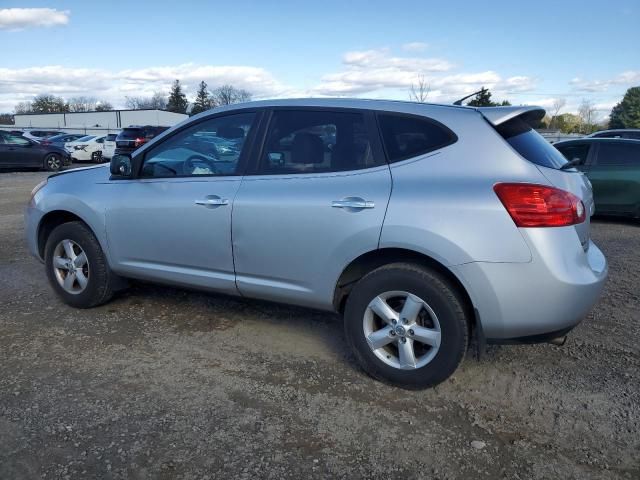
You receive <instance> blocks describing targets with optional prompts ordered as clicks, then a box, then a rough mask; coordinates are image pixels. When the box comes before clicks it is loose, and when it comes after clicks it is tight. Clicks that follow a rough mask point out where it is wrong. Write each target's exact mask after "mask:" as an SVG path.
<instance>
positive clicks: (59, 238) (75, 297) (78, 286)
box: [44, 222, 118, 308]
mask: <svg viewBox="0 0 640 480" xmlns="http://www.w3.org/2000/svg"><path fill="white" fill-rule="evenodd" d="M44 261H45V269H46V272H47V278H48V279H49V283H50V284H51V286H52V287H53V289H54V291H55V292H56V293H57V294H58V296H59V297H60V298H61V299H62V301H63V302H65V303H66V304H67V305H71V306H72V307H76V308H91V307H96V306H98V305H101V304H103V303H106V302H107V301H109V300H110V299H111V297H112V296H113V292H114V287H115V285H116V282H117V279H118V277H116V275H114V274H113V273H112V272H111V269H110V268H109V265H108V264H107V260H106V258H105V256H104V252H103V251H102V248H101V247H100V243H98V240H97V239H96V237H95V236H94V235H93V232H91V230H90V229H89V228H88V227H87V226H86V225H85V224H84V223H82V222H69V223H63V224H62V225H60V226H58V227H56V228H55V229H54V230H53V231H52V232H51V234H50V235H49V238H48V239H47V243H46V245H45V254H44Z"/></svg>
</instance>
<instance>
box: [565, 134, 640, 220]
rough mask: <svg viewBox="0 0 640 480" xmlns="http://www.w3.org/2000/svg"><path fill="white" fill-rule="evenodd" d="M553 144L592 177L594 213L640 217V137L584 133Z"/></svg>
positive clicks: (590, 179)
mask: <svg viewBox="0 0 640 480" xmlns="http://www.w3.org/2000/svg"><path fill="white" fill-rule="evenodd" d="M553 146H554V147H556V148H557V149H558V150H560V153H562V154H563V155H564V156H565V157H566V158H567V160H569V161H570V162H573V164H574V165H575V167H576V168H578V169H579V170H580V171H582V172H584V173H585V175H586V176H587V178H589V181H590V182H591V184H592V185H593V196H594V199H595V213H597V214H603V215H623V216H631V217H636V218H640V140H631V139H624V138H594V137H585V138H582V139H579V140H567V141H563V142H558V143H554V144H553Z"/></svg>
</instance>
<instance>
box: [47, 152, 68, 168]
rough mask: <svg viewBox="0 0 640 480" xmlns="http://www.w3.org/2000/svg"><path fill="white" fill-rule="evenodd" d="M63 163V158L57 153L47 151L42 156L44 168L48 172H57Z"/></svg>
mask: <svg viewBox="0 0 640 480" xmlns="http://www.w3.org/2000/svg"><path fill="white" fill-rule="evenodd" d="M63 164H64V159H63V158H62V157H61V156H60V155H58V154H57V153H49V154H47V155H46V156H45V157H44V169H45V170H47V171H48V172H59V171H60V170H62V166H63Z"/></svg>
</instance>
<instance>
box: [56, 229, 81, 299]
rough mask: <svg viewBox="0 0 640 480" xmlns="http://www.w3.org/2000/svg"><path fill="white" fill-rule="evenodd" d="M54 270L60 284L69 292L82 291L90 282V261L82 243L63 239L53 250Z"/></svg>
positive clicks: (77, 292)
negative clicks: (81, 245)
mask: <svg viewBox="0 0 640 480" xmlns="http://www.w3.org/2000/svg"><path fill="white" fill-rule="evenodd" d="M52 261H53V270H54V273H55V277H56V280H57V281H58V284H59V285H60V286H61V287H62V288H63V289H64V290H65V291H66V292H68V293H71V294H74V295H77V294H79V293H82V292H83V291H84V289H85V288H87V285H88V283H89V261H88V260H87V255H86V253H85V252H84V250H82V248H81V247H80V245H78V244H77V243H75V242H74V241H73V240H68V239H65V240H62V241H60V242H59V243H58V245H56V248H55V249H54V250H53V260H52Z"/></svg>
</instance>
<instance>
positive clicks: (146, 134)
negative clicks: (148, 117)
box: [115, 125, 169, 154]
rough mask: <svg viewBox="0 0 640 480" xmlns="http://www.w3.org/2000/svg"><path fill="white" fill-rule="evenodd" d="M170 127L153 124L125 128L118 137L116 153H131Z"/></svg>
mask: <svg viewBox="0 0 640 480" xmlns="http://www.w3.org/2000/svg"><path fill="white" fill-rule="evenodd" d="M168 129H169V127H153V126H151V125H146V126H143V127H140V126H131V127H127V128H123V129H122V131H121V132H120V133H119V134H118V136H117V137H116V151H115V153H116V154H126V153H131V152H133V151H134V150H136V149H137V148H139V147H141V146H142V145H144V144H145V143H147V142H148V141H149V140H151V139H152V138H154V137H156V136H158V135H160V134H161V133H162V132H164V131H165V130H168Z"/></svg>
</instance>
